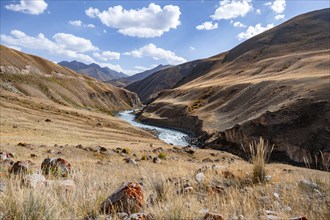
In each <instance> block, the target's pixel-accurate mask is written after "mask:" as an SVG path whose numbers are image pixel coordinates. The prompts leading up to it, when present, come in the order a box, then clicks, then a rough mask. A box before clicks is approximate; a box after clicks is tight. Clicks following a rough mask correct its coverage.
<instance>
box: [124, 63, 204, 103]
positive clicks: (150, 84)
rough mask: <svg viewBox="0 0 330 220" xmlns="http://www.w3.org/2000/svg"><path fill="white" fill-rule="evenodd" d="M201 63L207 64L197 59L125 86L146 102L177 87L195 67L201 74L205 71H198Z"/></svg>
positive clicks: (202, 64)
mask: <svg viewBox="0 0 330 220" xmlns="http://www.w3.org/2000/svg"><path fill="white" fill-rule="evenodd" d="M206 63H207V64H206V65H209V61H206ZM199 64H201V66H204V65H205V64H204V62H203V60H197V61H192V62H188V63H184V64H181V65H179V66H174V67H169V68H166V69H164V70H160V71H157V72H155V73H154V74H151V75H150V76H148V77H146V78H144V79H142V80H140V81H137V82H134V83H131V84H129V85H128V86H126V87H125V88H126V89H128V90H130V91H132V92H135V93H137V94H138V95H139V97H140V100H141V101H142V102H143V103H145V104H146V103H149V102H150V101H152V100H153V99H154V98H155V97H157V95H158V94H159V93H160V92H161V91H163V90H165V89H171V88H173V87H175V85H176V84H177V83H178V82H179V81H180V80H183V78H185V77H186V76H187V75H189V74H190V73H191V72H192V70H193V69H195V68H196V72H198V73H199V74H202V73H204V72H203V71H201V72H199V71H198V70H200V69H201V68H199Z"/></svg>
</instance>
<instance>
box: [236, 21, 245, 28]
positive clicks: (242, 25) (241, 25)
mask: <svg viewBox="0 0 330 220" xmlns="http://www.w3.org/2000/svg"><path fill="white" fill-rule="evenodd" d="M233 25H234V27H241V28H242V27H246V25H245V24H242V23H241V22H239V21H236V22H235V23H234V24H233Z"/></svg>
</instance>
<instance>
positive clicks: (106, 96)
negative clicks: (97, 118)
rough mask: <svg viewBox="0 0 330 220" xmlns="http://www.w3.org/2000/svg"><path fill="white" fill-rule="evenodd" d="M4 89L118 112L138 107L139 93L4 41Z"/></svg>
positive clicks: (0, 80) (0, 83) (0, 65)
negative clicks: (17, 49)
mask: <svg viewBox="0 0 330 220" xmlns="http://www.w3.org/2000/svg"><path fill="white" fill-rule="evenodd" d="M0 48H1V61H0V89H1V90H7V91H10V92H14V93H16V94H19V95H25V96H31V97H36V98H41V99H43V100H51V101H53V102H55V103H59V104H63V105H66V106H73V107H77V108H87V109H92V110H98V111H105V112H109V113H111V112H114V111H118V110H121V109H129V108H133V107H138V106H139V105H140V101H139V99H138V97H137V96H136V94H134V93H131V92H129V91H126V90H124V89H119V88H117V87H114V86H111V85H107V84H104V83H101V82H99V81H97V80H95V79H92V78H89V77H87V76H82V75H80V74H78V73H76V72H74V71H72V70H70V69H68V68H64V67H62V66H60V65H57V64H55V63H53V62H51V61H48V60H45V59H42V58H41V57H37V56H34V55H29V54H26V53H22V52H19V51H16V50H13V49H10V48H7V47H5V46H2V45H1V47H0Z"/></svg>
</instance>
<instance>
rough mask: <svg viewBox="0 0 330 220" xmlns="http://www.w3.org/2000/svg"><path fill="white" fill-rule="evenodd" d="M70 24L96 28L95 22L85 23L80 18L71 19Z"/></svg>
mask: <svg viewBox="0 0 330 220" xmlns="http://www.w3.org/2000/svg"><path fill="white" fill-rule="evenodd" d="M69 24H71V25H73V26H77V27H88V28H95V25H94V24H84V23H83V22H82V21H80V20H76V21H69Z"/></svg>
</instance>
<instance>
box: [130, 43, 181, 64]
mask: <svg viewBox="0 0 330 220" xmlns="http://www.w3.org/2000/svg"><path fill="white" fill-rule="evenodd" d="M124 55H130V56H133V57H136V58H142V57H152V58H153V59H154V60H166V61H167V62H168V63H169V64H180V63H184V62H186V59H184V58H183V57H179V56H177V55H175V53H174V52H172V51H170V50H164V49H162V48H159V47H156V46H155V45H154V44H148V45H145V46H144V47H141V48H140V49H138V50H133V51H131V52H126V53H124Z"/></svg>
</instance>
